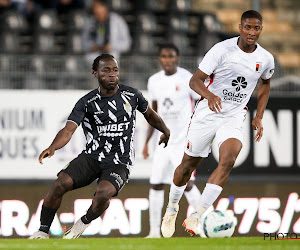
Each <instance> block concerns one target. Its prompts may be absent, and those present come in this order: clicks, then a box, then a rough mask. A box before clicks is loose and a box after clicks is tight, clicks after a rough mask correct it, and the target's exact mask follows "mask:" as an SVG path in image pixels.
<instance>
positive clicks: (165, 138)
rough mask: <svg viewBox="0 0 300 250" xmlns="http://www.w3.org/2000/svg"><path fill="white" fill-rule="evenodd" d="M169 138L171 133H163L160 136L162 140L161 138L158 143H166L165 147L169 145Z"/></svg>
mask: <svg viewBox="0 0 300 250" xmlns="http://www.w3.org/2000/svg"><path fill="white" fill-rule="evenodd" d="M169 138H170V134H169V135H166V134H162V135H161V136H160V140H159V142H158V145H160V144H162V143H164V144H165V146H164V148H165V147H166V146H168V141H169Z"/></svg>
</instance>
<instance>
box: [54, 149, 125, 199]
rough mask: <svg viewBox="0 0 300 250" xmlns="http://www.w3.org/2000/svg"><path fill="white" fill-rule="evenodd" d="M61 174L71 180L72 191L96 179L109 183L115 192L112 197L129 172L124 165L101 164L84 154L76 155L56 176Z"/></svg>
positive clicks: (118, 190) (121, 186)
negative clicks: (64, 174) (66, 175)
mask: <svg viewBox="0 0 300 250" xmlns="http://www.w3.org/2000/svg"><path fill="white" fill-rule="evenodd" d="M61 172H64V173H66V174H68V175H69V176H70V177H71V178H72V180H73V182H74V184H73V189H77V188H81V187H85V186H87V185H89V184H91V183H92V182H93V181H94V180H96V179H98V183H99V182H100V181H102V180H106V181H109V182H110V183H111V184H113V185H114V186H115V188H116V190H117V193H116V195H114V196H117V194H118V193H119V192H120V190H121V189H122V188H123V187H124V185H125V184H126V183H127V182H128V178H129V170H128V168H127V167H126V165H125V164H109V163H102V162H99V161H97V160H95V159H94V158H92V157H90V156H88V155H86V154H85V153H81V154H80V155H78V156H77V157H76V158H75V159H73V160H72V161H71V162H70V163H68V164H67V165H66V167H65V168H64V169H62V170H61V171H60V172H59V173H58V174H57V175H59V174H60V173H61Z"/></svg>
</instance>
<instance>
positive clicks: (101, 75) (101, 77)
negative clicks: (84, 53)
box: [96, 58, 119, 91]
mask: <svg viewBox="0 0 300 250" xmlns="http://www.w3.org/2000/svg"><path fill="white" fill-rule="evenodd" d="M96 77H97V78H98V82H99V85H100V86H101V87H102V88H104V89H105V90H106V91H112V90H115V89H116V86H117V84H118V82H119V66H118V63H117V61H116V60H115V59H113V58H106V59H104V60H100V61H99V66H98V72H97V74H96Z"/></svg>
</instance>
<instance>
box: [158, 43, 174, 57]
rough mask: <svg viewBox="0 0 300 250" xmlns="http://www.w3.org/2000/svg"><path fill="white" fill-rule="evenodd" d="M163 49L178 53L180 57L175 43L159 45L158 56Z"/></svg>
mask: <svg viewBox="0 0 300 250" xmlns="http://www.w3.org/2000/svg"><path fill="white" fill-rule="evenodd" d="M163 49H173V50H174V51H175V52H176V55H177V56H179V49H178V48H177V46H176V45H175V44H174V43H161V44H159V45H158V54H159V55H160V53H161V51H162V50H163Z"/></svg>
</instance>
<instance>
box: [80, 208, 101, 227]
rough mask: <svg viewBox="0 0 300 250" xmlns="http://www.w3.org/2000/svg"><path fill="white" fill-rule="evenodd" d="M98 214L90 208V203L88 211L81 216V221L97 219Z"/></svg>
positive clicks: (89, 221)
mask: <svg viewBox="0 0 300 250" xmlns="http://www.w3.org/2000/svg"><path fill="white" fill-rule="evenodd" d="M99 216H100V214H95V213H94V212H93V209H92V205H91V206H90V208H89V209H88V211H87V212H86V214H85V215H84V216H82V217H81V221H82V222H83V223H84V224H89V223H91V222H92V221H93V220H95V219H97V218H98V217H99Z"/></svg>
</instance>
